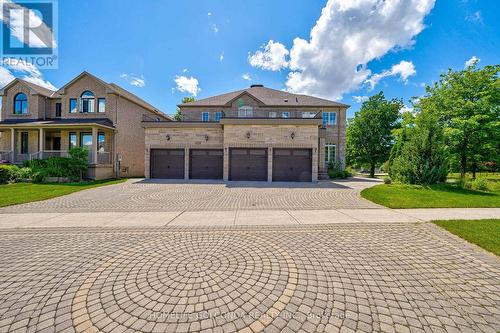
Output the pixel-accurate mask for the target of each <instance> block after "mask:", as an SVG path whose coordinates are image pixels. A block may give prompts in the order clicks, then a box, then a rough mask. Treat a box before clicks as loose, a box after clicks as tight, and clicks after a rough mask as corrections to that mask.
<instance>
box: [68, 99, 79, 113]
mask: <svg viewBox="0 0 500 333" xmlns="http://www.w3.org/2000/svg"><path fill="white" fill-rule="evenodd" d="M76 108H77V104H76V98H70V99H69V113H76Z"/></svg>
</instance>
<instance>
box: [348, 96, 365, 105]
mask: <svg viewBox="0 0 500 333" xmlns="http://www.w3.org/2000/svg"><path fill="white" fill-rule="evenodd" d="M368 98H369V97H368V96H352V100H353V101H355V102H356V103H363V102H366V101H367V100H368Z"/></svg>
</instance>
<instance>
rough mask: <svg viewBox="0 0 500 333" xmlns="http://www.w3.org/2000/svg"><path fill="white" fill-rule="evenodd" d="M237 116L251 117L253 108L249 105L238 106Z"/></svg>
mask: <svg viewBox="0 0 500 333" xmlns="http://www.w3.org/2000/svg"><path fill="white" fill-rule="evenodd" d="M238 117H239V118H251V117H253V108H252V107H251V106H240V107H239V108H238Z"/></svg>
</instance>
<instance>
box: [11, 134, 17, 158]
mask: <svg viewBox="0 0 500 333" xmlns="http://www.w3.org/2000/svg"><path fill="white" fill-rule="evenodd" d="M10 154H11V157H10V158H11V163H12V162H14V159H15V157H16V130H15V129H14V128H11V129H10Z"/></svg>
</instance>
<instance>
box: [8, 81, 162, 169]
mask: <svg viewBox="0 0 500 333" xmlns="http://www.w3.org/2000/svg"><path fill="white" fill-rule="evenodd" d="M0 95H1V96H2V110H1V113H0V160H3V161H7V162H9V163H13V164H22V163H23V162H24V161H25V160H28V159H33V158H47V157H50V156H67V155H68V150H69V149H70V148H71V147H77V146H80V147H87V148H88V150H89V163H90V164H89V168H88V172H87V176H88V178H92V179H103V178H111V177H115V176H117V175H119V176H124V177H142V176H144V149H145V142H144V139H145V136H144V128H143V126H142V124H141V123H142V121H143V120H144V119H149V120H156V121H165V122H167V121H170V120H171V119H170V118H169V117H168V116H166V115H165V114H163V113H162V112H160V111H159V110H158V109H156V108H155V107H153V106H152V105H150V104H148V103H146V102H145V101H143V100H142V99H140V98H139V97H137V96H135V95H134V94H132V93H130V92H128V91H126V90H125V89H123V88H121V87H119V86H117V85H115V84H113V83H106V82H104V81H103V80H101V79H99V78H97V77H95V76H93V75H91V74H89V73H87V72H83V73H81V74H80V75H78V76H77V77H75V78H74V79H73V80H71V81H70V82H68V83H67V84H65V85H64V86H63V87H61V88H60V89H59V90H57V91H52V90H49V89H46V88H43V87H40V86H38V85H35V84H33V83H30V82H27V81H24V80H21V79H15V80H14V81H12V82H11V83H9V84H8V85H7V86H5V87H4V88H3V89H1V90H0Z"/></svg>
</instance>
